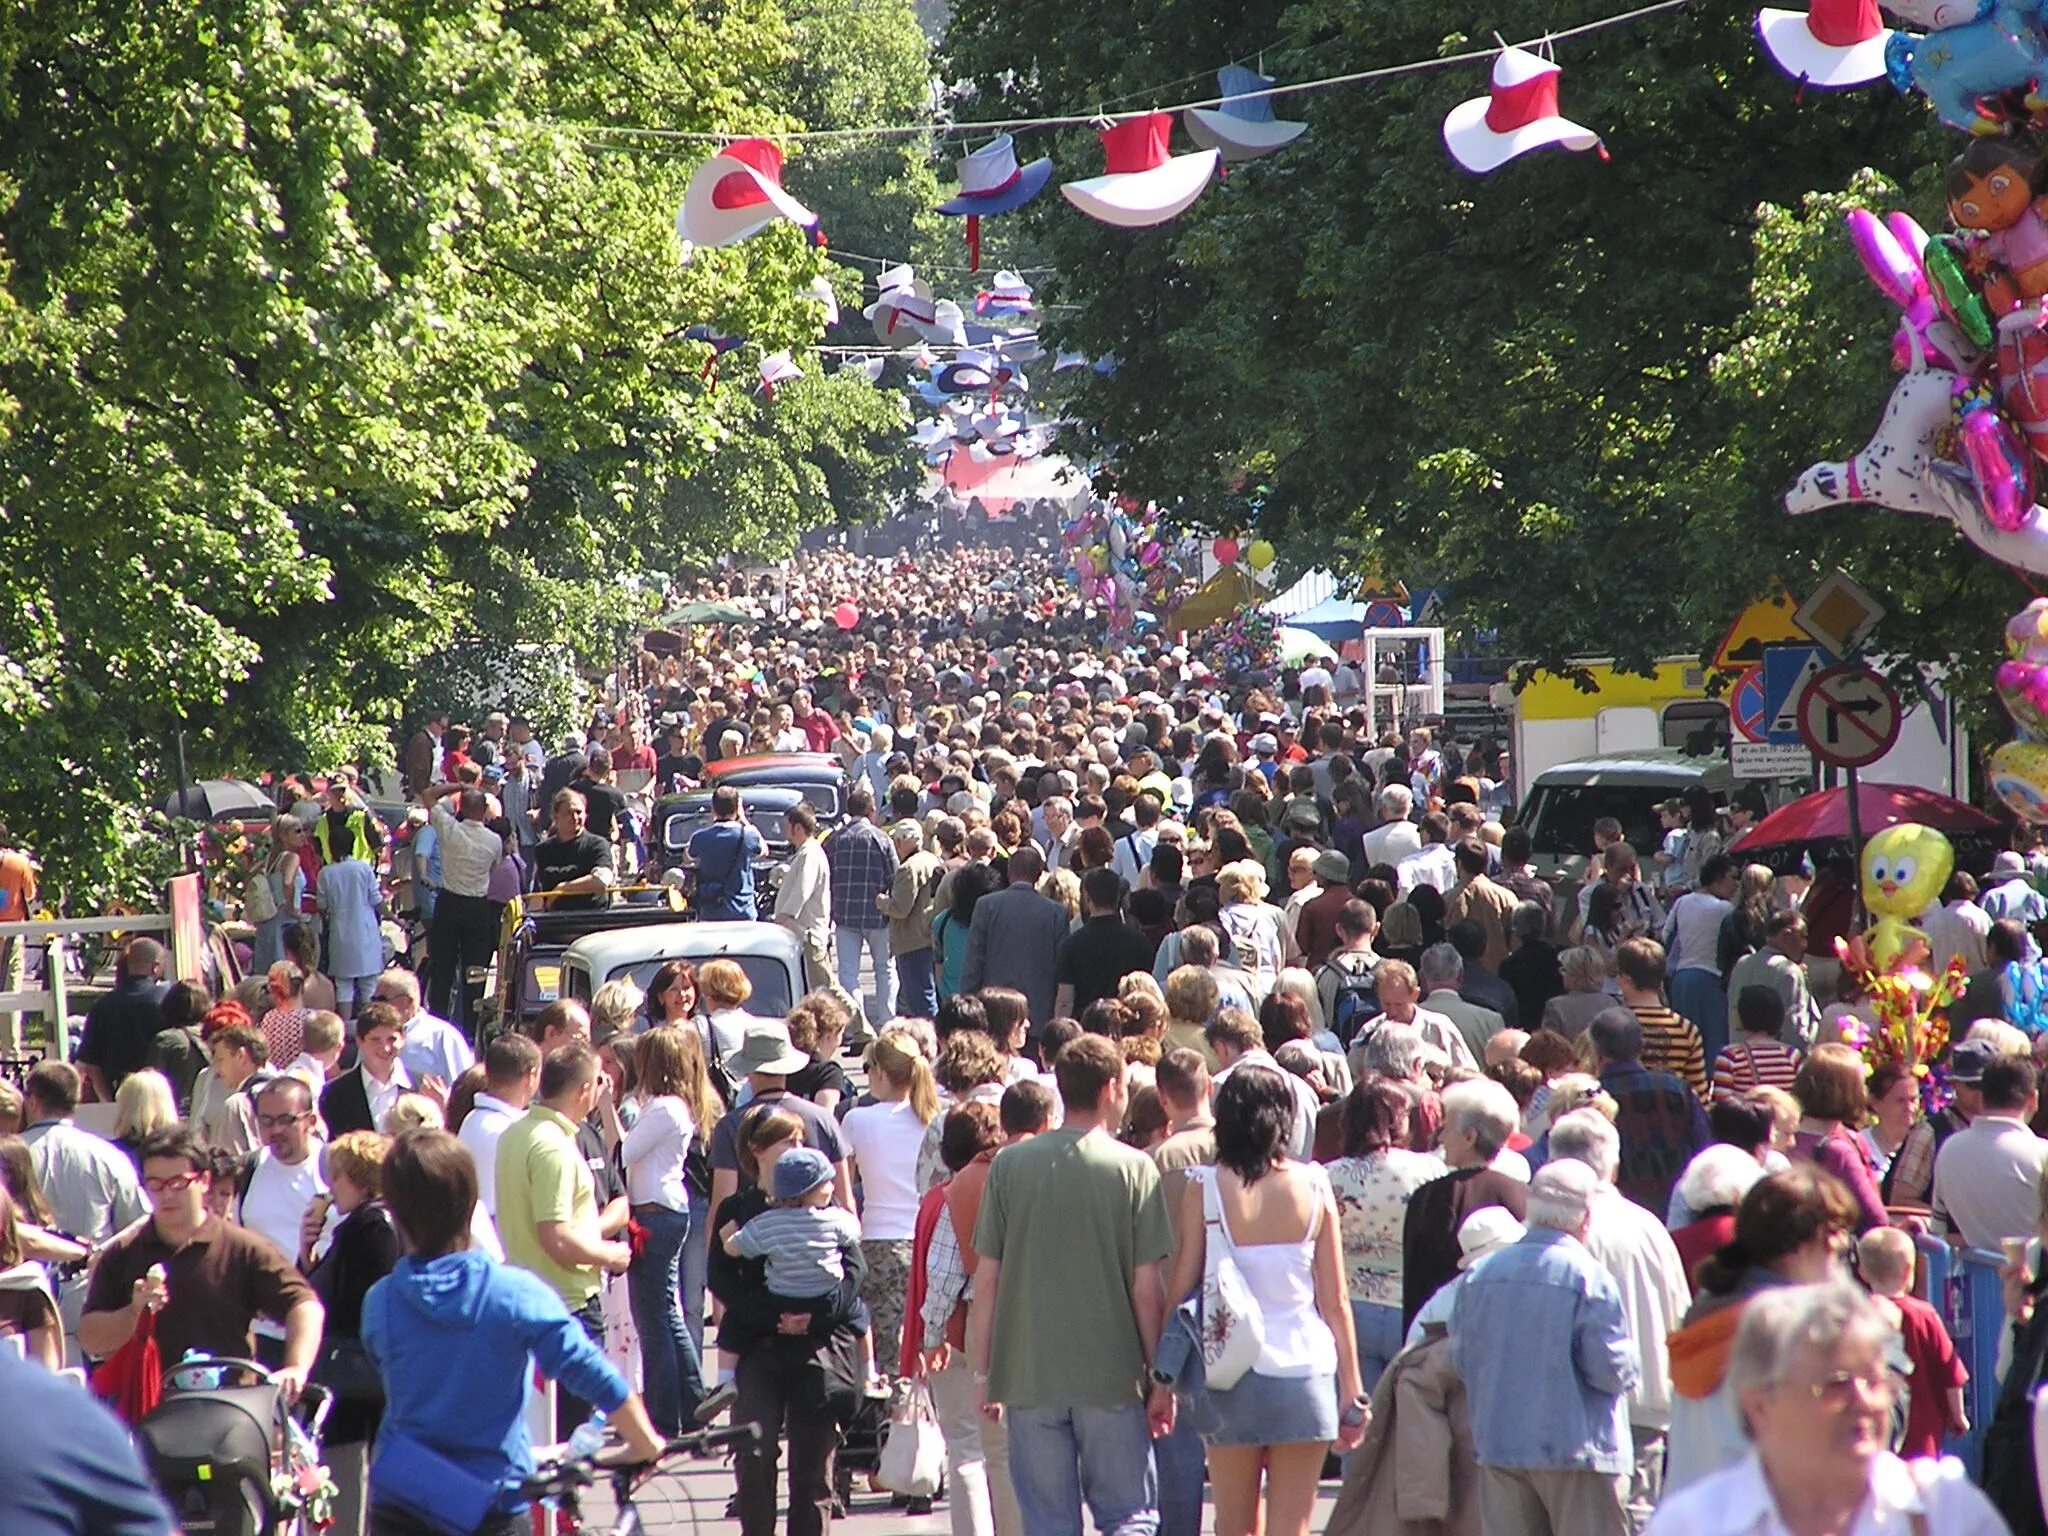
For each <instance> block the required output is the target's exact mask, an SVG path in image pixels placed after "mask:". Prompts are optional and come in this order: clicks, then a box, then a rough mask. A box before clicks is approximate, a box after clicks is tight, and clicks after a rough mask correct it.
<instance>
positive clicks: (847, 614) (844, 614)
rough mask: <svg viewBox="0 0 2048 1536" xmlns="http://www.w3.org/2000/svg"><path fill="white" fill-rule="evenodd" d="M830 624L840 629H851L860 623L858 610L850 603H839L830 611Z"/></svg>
mask: <svg viewBox="0 0 2048 1536" xmlns="http://www.w3.org/2000/svg"><path fill="white" fill-rule="evenodd" d="M832 622H833V623H834V624H837V625H838V626H839V627H840V628H841V629H851V628H853V626H854V625H856V624H858V623H859V622H860V610H859V609H858V608H856V607H854V606H853V604H851V603H841V604H840V605H839V606H838V607H837V608H834V609H833V610H832Z"/></svg>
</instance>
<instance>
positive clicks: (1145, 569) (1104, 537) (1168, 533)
mask: <svg viewBox="0 0 2048 1536" xmlns="http://www.w3.org/2000/svg"><path fill="white" fill-rule="evenodd" d="M1060 541H1061V543H1062V545H1063V546H1064V548H1065V549H1066V551H1067V555H1068V558H1069V560H1070V561H1071V564H1070V565H1069V567H1068V570H1067V580H1068V581H1070V582H1072V583H1073V584H1074V586H1075V587H1077V588H1078V589H1079V590H1080V593H1081V596H1082V597H1083V598H1084V599H1086V600H1088V601H1090V602H1093V603H1096V604H1098V605H1099V606H1100V607H1101V610H1102V612H1103V614H1104V615H1105V616H1106V617H1107V619H1108V622H1109V629H1110V632H1111V633H1112V634H1128V633H1130V632H1132V631H1133V630H1138V629H1145V628H1148V627H1150V626H1151V625H1153V624H1156V623H1157V622H1158V614H1159V613H1160V612H1161V611H1162V610H1163V609H1164V608H1165V607H1167V606H1168V601H1169V599H1171V598H1172V597H1173V595H1174V594H1175V593H1176V592H1177V591H1178V590H1179V588H1180V587H1181V585H1182V584H1183V582H1184V581H1185V580H1186V574H1187V570H1188V568H1189V564H1188V558H1187V551H1186V548H1185V547H1184V546H1185V543H1186V541H1185V540H1183V539H1182V538H1181V537H1180V536H1179V535H1178V534H1176V533H1175V532H1174V530H1173V529H1172V528H1171V527H1169V526H1168V525H1167V523H1166V522H1165V520H1164V519H1163V518H1162V517H1161V515H1160V512H1159V508H1158V507H1157V506H1155V505H1153V504H1151V503H1149V502H1148V503H1146V504H1145V505H1143V506H1140V505H1139V504H1138V503H1137V502H1134V501H1132V500H1131V499H1129V498H1128V497H1118V498H1117V499H1116V500H1115V501H1114V502H1102V501H1099V500H1096V499H1094V498H1092V497H1091V498H1090V499H1089V501H1088V502H1087V503H1086V504H1085V505H1084V506H1083V507H1082V508H1081V509H1080V510H1079V511H1078V512H1076V513H1075V514H1074V516H1072V517H1070V518H1068V519H1067V520H1066V522H1064V523H1062V524H1061V525H1060Z"/></svg>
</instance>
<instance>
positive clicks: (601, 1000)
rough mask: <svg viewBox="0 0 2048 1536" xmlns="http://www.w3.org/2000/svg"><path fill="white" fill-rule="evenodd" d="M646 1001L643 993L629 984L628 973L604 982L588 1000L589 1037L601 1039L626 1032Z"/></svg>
mask: <svg viewBox="0 0 2048 1536" xmlns="http://www.w3.org/2000/svg"><path fill="white" fill-rule="evenodd" d="M646 1001H647V994H646V993H644V992H642V991H641V990H640V989H639V987H637V986H635V985H634V984H633V978H632V977H630V976H618V977H614V978H613V979H612V980H610V981H608V982H606V983H605V984H604V985H603V986H601V987H599V988H598V989H597V991H596V993H595V994H594V995H593V996H592V997H591V999H590V1033H591V1036H592V1037H593V1038H595V1039H603V1038H605V1037H607V1036H610V1035H618V1034H626V1033H629V1032H630V1031H631V1030H632V1028H633V1021H634V1020H635V1019H637V1018H638V1017H639V1016H640V1009H641V1007H642V1005H643V1004H645V1003H646Z"/></svg>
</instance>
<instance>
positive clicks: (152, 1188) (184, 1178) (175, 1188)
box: [142, 1173, 206, 1195]
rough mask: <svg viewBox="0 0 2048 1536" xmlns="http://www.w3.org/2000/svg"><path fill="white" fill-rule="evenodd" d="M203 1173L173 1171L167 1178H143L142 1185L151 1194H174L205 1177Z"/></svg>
mask: <svg viewBox="0 0 2048 1536" xmlns="http://www.w3.org/2000/svg"><path fill="white" fill-rule="evenodd" d="M205 1177H206V1175H205V1174H203V1173H174V1174H172V1175H171V1176H170V1177H169V1178H167V1179H144V1180H143V1181H142V1187H143V1188H144V1189H146V1190H148V1191H149V1192H150V1193H151V1194H152V1195H175V1194H180V1193H182V1192H183V1191H185V1190H187V1189H189V1188H191V1187H192V1185H194V1184H196V1183H197V1182H198V1181H199V1180H201V1179H203V1178H205Z"/></svg>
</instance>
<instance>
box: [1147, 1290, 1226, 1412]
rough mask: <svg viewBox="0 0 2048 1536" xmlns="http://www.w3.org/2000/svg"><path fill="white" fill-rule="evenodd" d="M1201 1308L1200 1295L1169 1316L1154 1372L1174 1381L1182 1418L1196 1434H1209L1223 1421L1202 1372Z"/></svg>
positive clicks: (1174, 1309)
mask: <svg viewBox="0 0 2048 1536" xmlns="http://www.w3.org/2000/svg"><path fill="white" fill-rule="evenodd" d="M1200 1305H1201V1295H1200V1293H1199V1292H1198V1293H1197V1294H1196V1295H1195V1296H1194V1297H1193V1298H1192V1299H1190V1300H1188V1301H1184V1302H1182V1303H1181V1304H1180V1305H1179V1306H1177V1307H1174V1308H1173V1309H1171V1310H1170V1311H1169V1312H1168V1313H1167V1314H1166V1326H1165V1327H1163V1328H1161V1329H1160V1330H1159V1349H1158V1351H1157V1352H1156V1353H1155V1354H1154V1355H1153V1357H1152V1369H1153V1370H1155V1371H1157V1372H1158V1373H1159V1374H1160V1375H1162V1376H1166V1377H1170V1378H1171V1379H1172V1381H1173V1390H1174V1395H1175V1396H1177V1397H1178V1398H1179V1399H1180V1408H1179V1412H1180V1416H1181V1417H1182V1418H1183V1419H1184V1420H1185V1421H1186V1422H1188V1423H1189V1424H1191V1425H1192V1426H1193V1427H1194V1429H1195V1432H1196V1433H1197V1434H1207V1433H1209V1432H1210V1431H1211V1430H1213V1429H1216V1428H1218V1427H1219V1426H1220V1425H1221V1424H1222V1422H1223V1421H1222V1420H1221V1419H1220V1418H1219V1417H1218V1416H1217V1413H1216V1409H1215V1408H1214V1406H1213V1405H1211V1403H1210V1402H1209V1380H1208V1376H1207V1374H1206V1373H1205V1372H1204V1371H1203V1369H1202V1324H1201V1320H1200V1318H1199V1317H1198V1316H1197V1315H1196V1309H1197V1308H1198V1307H1199V1306H1200Z"/></svg>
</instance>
